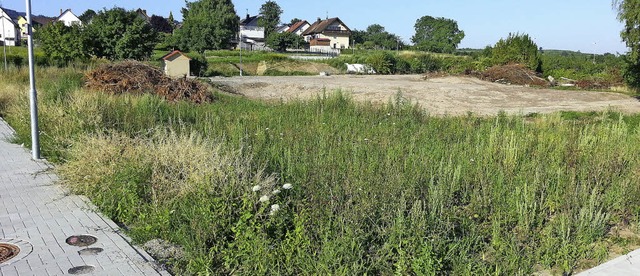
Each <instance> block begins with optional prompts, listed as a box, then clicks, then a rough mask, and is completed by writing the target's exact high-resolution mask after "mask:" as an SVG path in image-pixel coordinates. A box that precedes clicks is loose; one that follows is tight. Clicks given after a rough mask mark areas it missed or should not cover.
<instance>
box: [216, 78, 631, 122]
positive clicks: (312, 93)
mask: <svg viewBox="0 0 640 276" xmlns="http://www.w3.org/2000/svg"><path fill="white" fill-rule="evenodd" d="M212 80H213V82H214V84H216V85H218V86H219V88H221V89H222V90H224V91H226V92H231V93H236V94H240V95H244V96H246V97H249V98H255V99H264V100H284V101H288V100H292V99H310V98H314V97H316V96H317V95H321V94H322V93H324V92H326V93H332V92H333V91H336V90H341V91H343V92H345V93H347V94H350V95H352V97H353V98H354V99H355V100H358V101H365V102H366V101H368V102H372V103H381V104H382V103H387V102H389V100H390V99H393V98H395V96H396V94H397V93H398V92H401V93H402V96H403V97H404V98H406V99H408V100H410V101H411V102H412V103H418V104H419V105H420V106H422V107H423V108H425V109H426V110H427V112H429V113H430V114H432V115H464V114H467V113H468V112H472V113H474V114H476V115H495V114H498V113H499V112H500V111H504V112H506V113H508V114H529V113H551V112H555V111H561V110H562V111H601V110H607V109H613V110H617V111H621V112H625V113H637V112H640V101H639V100H638V99H636V98H633V97H630V96H626V95H623V94H618V93H609V92H594V91H565V90H554V89H544V88H531V87H524V86H515V85H503V84H498V83H492V82H487V81H482V80H479V79H476V78H472V77H441V78H429V79H423V76H421V75H399V76H381V75H332V76H303V77H233V78H213V79H212Z"/></svg>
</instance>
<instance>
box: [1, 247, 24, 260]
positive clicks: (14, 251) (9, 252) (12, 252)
mask: <svg viewBox="0 0 640 276" xmlns="http://www.w3.org/2000/svg"><path fill="white" fill-rule="evenodd" d="M19 253H20V247H17V246H15V245H13V244H8V243H0V264H1V263H4V262H6V261H8V260H10V259H12V258H13V257H15V256H18V254H19Z"/></svg>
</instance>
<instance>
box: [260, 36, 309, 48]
mask: <svg viewBox="0 0 640 276" xmlns="http://www.w3.org/2000/svg"><path fill="white" fill-rule="evenodd" d="M305 43H306V42H305V41H304V39H303V38H302V37H300V36H298V35H296V34H294V33H288V32H284V33H273V34H271V35H270V36H269V37H268V38H267V46H269V47H271V48H272V49H274V50H276V51H279V52H284V51H285V50H286V49H287V48H291V47H300V46H302V45H304V44H305Z"/></svg>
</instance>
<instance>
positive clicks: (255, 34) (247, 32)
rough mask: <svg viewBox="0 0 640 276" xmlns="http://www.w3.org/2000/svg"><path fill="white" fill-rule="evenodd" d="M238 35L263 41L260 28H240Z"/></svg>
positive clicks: (262, 32) (262, 33)
mask: <svg viewBox="0 0 640 276" xmlns="http://www.w3.org/2000/svg"><path fill="white" fill-rule="evenodd" d="M240 35H242V36H243V37H248V38H258V39H260V38H262V39H264V28H261V27H246V26H242V27H240Z"/></svg>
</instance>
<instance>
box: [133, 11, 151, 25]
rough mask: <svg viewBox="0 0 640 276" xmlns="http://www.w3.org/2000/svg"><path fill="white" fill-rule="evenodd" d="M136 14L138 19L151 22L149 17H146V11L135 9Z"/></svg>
mask: <svg viewBox="0 0 640 276" xmlns="http://www.w3.org/2000/svg"><path fill="white" fill-rule="evenodd" d="M136 13H137V14H138V16H140V18H142V19H144V21H147V22H151V17H150V16H149V15H147V10H143V9H137V10H136Z"/></svg>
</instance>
